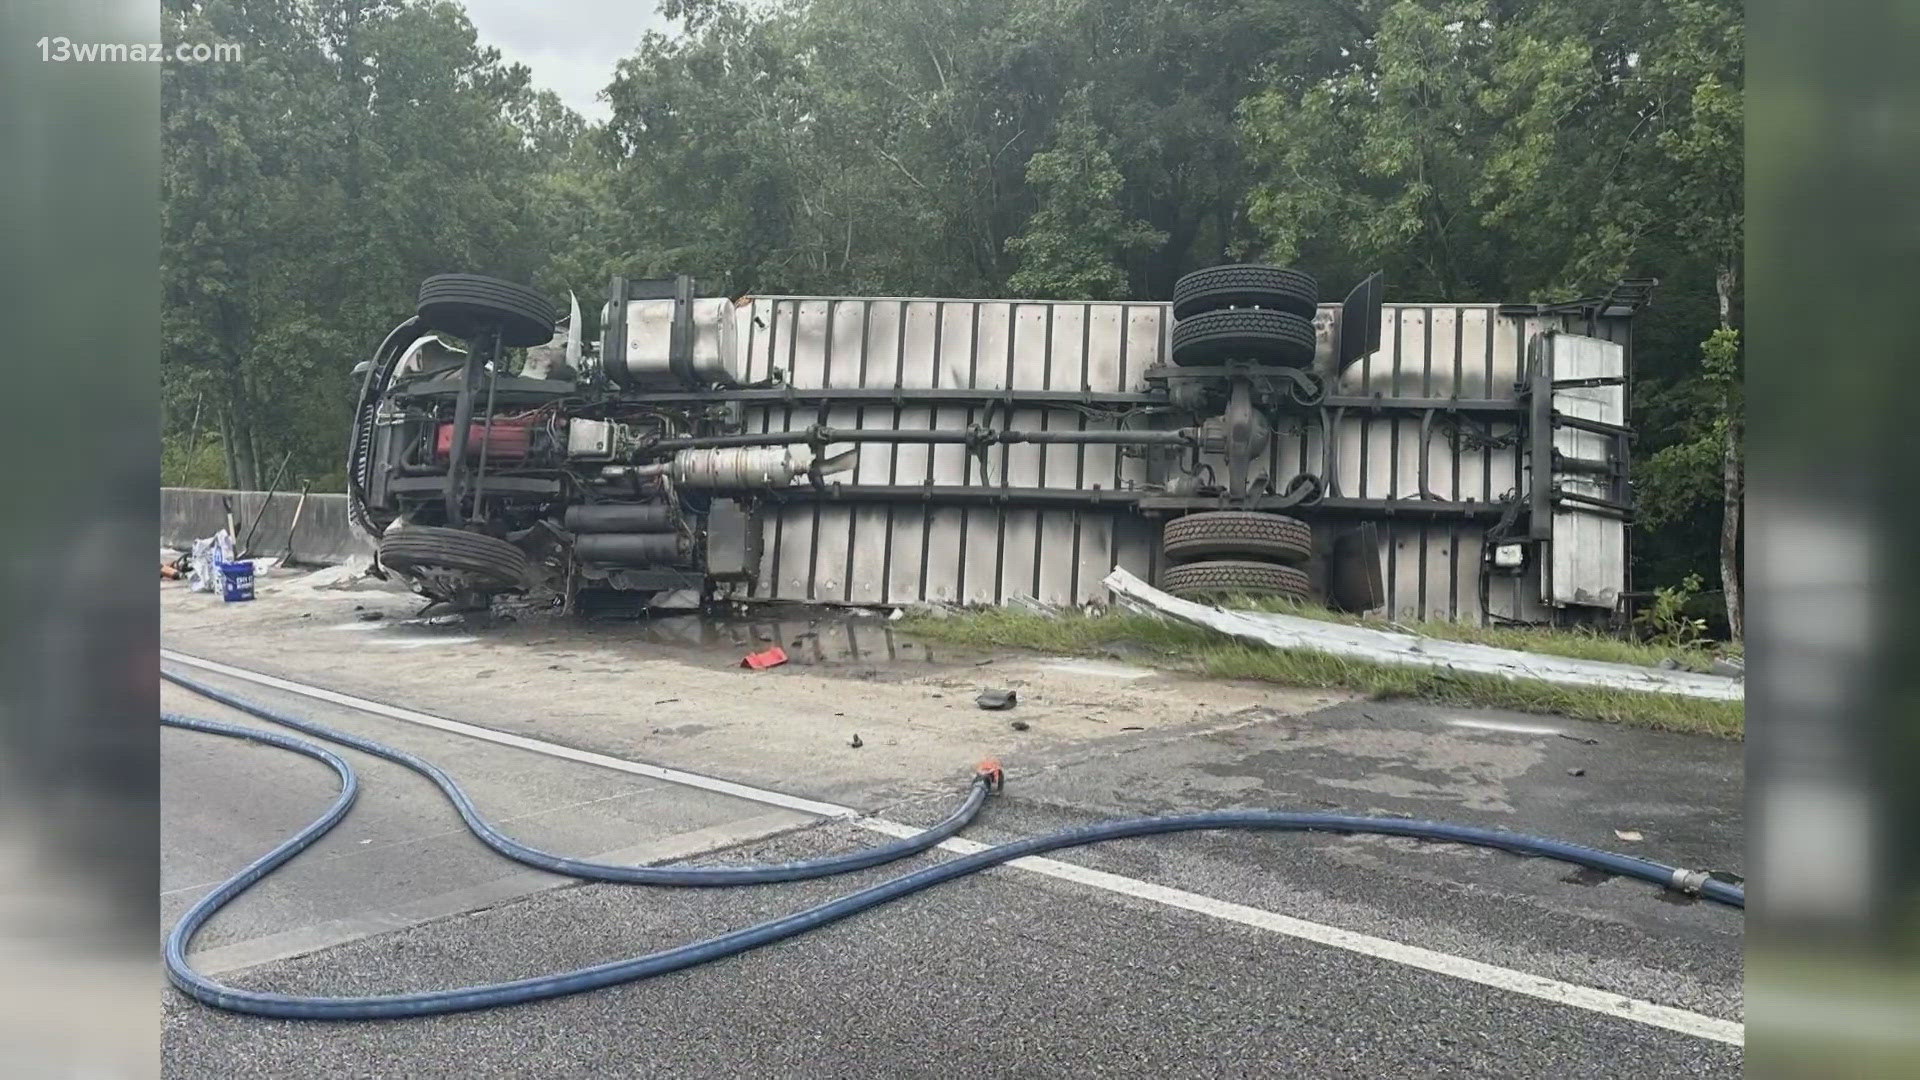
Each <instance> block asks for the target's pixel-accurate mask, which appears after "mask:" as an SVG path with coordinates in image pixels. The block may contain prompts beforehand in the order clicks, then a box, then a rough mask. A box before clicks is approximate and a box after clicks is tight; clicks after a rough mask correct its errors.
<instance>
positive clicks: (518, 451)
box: [433, 416, 534, 461]
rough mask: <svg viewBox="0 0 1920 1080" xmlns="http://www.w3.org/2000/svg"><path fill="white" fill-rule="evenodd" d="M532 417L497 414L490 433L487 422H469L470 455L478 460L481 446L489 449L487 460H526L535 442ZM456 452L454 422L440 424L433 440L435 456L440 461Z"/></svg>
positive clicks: (468, 440) (468, 447) (468, 444)
mask: <svg viewBox="0 0 1920 1080" xmlns="http://www.w3.org/2000/svg"><path fill="white" fill-rule="evenodd" d="M533 420H534V418H533V417H530V416H526V417H511V418H508V417H495V418H494V421H493V430H492V433H491V434H489V433H488V430H487V425H486V424H483V423H474V424H469V425H467V458H468V460H472V461H477V460H479V457H480V447H481V446H482V445H483V444H484V445H485V446H486V448H487V460H488V461H524V460H526V457H527V451H528V448H529V447H530V446H531V445H532V443H533ZM452 453H453V425H452V424H441V425H440V430H439V432H438V434H436V435H435V437H434V440H433V456H434V457H437V458H439V459H440V460H441V461H445V460H447V457H448V456H449V455H450V454H452Z"/></svg>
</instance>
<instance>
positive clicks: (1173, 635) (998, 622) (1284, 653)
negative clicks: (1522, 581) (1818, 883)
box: [901, 608, 1746, 738]
mask: <svg viewBox="0 0 1920 1080" xmlns="http://www.w3.org/2000/svg"><path fill="white" fill-rule="evenodd" d="M901 629H903V630H905V631H907V632H908V633H911V634H915V635H918V636H920V637H923V638H931V639H934V640H938V641H945V642H950V643H952V644H955V645H961V646H970V647H974V648H1019V649H1032V650H1035V651H1038V652H1047V653H1058V654H1069V655H1106V654H1109V653H1112V652H1114V651H1115V650H1116V649H1120V650H1124V651H1125V653H1126V655H1128V656H1129V657H1131V658H1136V659H1141V660H1145V661H1148V662H1151V663H1154V664H1157V665H1158V666H1162V667H1171V668H1175V669H1179V670H1185V671H1193V672H1197V673H1199V674H1203V675H1207V676H1211V677H1215V678H1223V679H1258V680H1262V681H1265V682H1273V683H1280V684H1283V685H1286V686H1311V687H1333V688H1339V689H1346V690H1353V691H1356V692H1358V693H1361V694H1365V695H1367V696H1370V697H1377V698H1394V697H1399V698H1413V699H1416V700H1420V701H1434V702H1441V703H1444V704H1450V705H1478V706H1485V707H1489V708H1501V709H1513V710H1516V711H1519V712H1534V713H1551V714H1555V715H1559V716H1572V717H1577V718H1579V719H1583V720H1602V721H1607V722H1610V723H1618V724H1633V725H1636V726H1640V727H1650V728H1657V729H1660V730H1664V731H1681V732H1689V733H1694V734H1707V735H1718V736H1722V737H1726V738H1739V737H1740V736H1741V734H1742V732H1743V730H1744V726H1745V715H1746V713H1745V708H1744V706H1743V705H1742V704H1741V703H1740V702H1729V701H1709V700H1704V699H1700V698H1689V697H1680V696H1677V695H1670V694H1650V693H1645V692H1641V691H1634V690H1611V689H1604V688H1596V687H1578V686H1560V685H1557V684H1554V683H1545V682H1538V681H1534V680H1515V679H1505V678H1501V677H1500V676H1496V675H1478V674H1461V673H1458V672H1450V671H1433V670H1428V669H1423V668H1415V667H1403V666H1399V665H1395V664H1380V663H1374V662H1371V661H1365V660H1350V659H1347V658H1345V657H1339V656H1332V655H1329V654H1327V653H1320V652H1311V651H1307V650H1301V649H1274V648H1268V647H1266V646H1262V645H1254V644H1250V643H1247V642H1243V641H1239V640H1237V639H1235V638H1231V637H1228V636H1227V635H1225V634H1220V633H1217V632H1215V631H1212V630H1208V629H1205V628H1204V627H1199V626H1194V625H1192V624H1190V623H1183V622H1178V621H1175V620H1171V619H1157V618H1154V617H1152V616H1148V615H1135V614H1131V613H1128V612H1121V611H1107V612H1103V613H1100V614H1093V615H1089V614H1084V613H1080V612H1067V613H1063V614H1058V615H1047V614H1041V613H1038V612H1030V611H1015V610H1008V609H1005V608H989V609H986V610H982V611H967V612H961V613H955V614H951V615H948V616H946V617H944V618H939V617H933V616H926V615H915V616H909V617H908V618H907V619H905V620H903V622H902V623H901ZM1454 629H1459V628H1454ZM1496 632H1497V633H1501V634H1525V633H1527V631H1523V630H1501V631H1496ZM1435 636H1438V635H1435ZM1563 636H1565V637H1568V638H1585V637H1586V636H1585V635H1563ZM1460 640H1481V641H1484V642H1485V643H1486V644H1497V643H1498V642H1496V641H1491V640H1487V639H1460ZM1515 640H1519V639H1515ZM1526 640H1527V641H1529V642H1531V641H1532V639H1531V638H1528V639H1526ZM1602 642H1603V639H1599V638H1592V639H1589V640H1588V641H1583V642H1581V643H1578V644H1576V645H1573V646H1570V647H1582V648H1584V647H1586V645H1587V644H1590V643H1591V644H1595V645H1598V644H1601V643H1602ZM1610 644H1617V645H1622V646H1625V647H1628V648H1634V647H1636V646H1633V645H1632V644H1631V643H1628V642H1614V643H1610ZM1534 647H1535V648H1536V649H1537V648H1538V647H1537V646H1534ZM1538 651H1543V652H1546V651H1556V650H1548V649H1538ZM1565 655H1581V654H1575V653H1566V654H1565ZM1586 655H1587V658H1589V659H1615V658H1617V657H1618V656H1619V655H1623V654H1620V653H1613V654H1609V655H1596V654H1594V653H1589V654H1586Z"/></svg>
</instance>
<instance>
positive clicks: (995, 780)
mask: <svg viewBox="0 0 1920 1080" xmlns="http://www.w3.org/2000/svg"><path fill="white" fill-rule="evenodd" d="M973 775H974V778H975V779H978V780H985V781H986V782H987V790H989V791H996V792H997V791H999V790H1000V789H1001V788H1003V787H1005V786H1006V784H1007V773H1006V770H1004V769H1002V768H1001V767H1000V759H999V758H987V759H986V760H985V761H982V762H981V763H980V764H978V765H976V766H974V768H973Z"/></svg>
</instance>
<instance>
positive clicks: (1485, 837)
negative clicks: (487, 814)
mask: <svg viewBox="0 0 1920 1080" xmlns="http://www.w3.org/2000/svg"><path fill="white" fill-rule="evenodd" d="M167 677H168V678H170V679H172V680H173V681H174V682H176V683H179V684H180V685H182V686H186V687H188V688H190V689H194V690H195V691H196V692H204V691H203V690H202V688H201V686H200V684H197V683H194V682H193V681H191V680H187V679H184V678H181V677H179V676H177V675H172V674H171V673H168V674H167ZM208 689H211V688H208ZM216 700H223V701H227V702H228V703H229V704H231V703H232V702H231V697H230V695H221V696H218V697H217V698H216ZM243 707H244V706H243ZM256 709H257V710H258V711H255V710H256ZM248 711H249V712H253V713H254V715H257V716H263V717H264V718H265V719H269V720H273V721H275V722H277V723H286V724H289V726H294V727H298V728H299V729H300V730H304V731H309V732H312V733H315V734H319V735H320V736H321V737H322V738H331V739H336V740H338V741H342V742H344V743H345V744H346V745H350V746H355V747H356V748H359V749H363V750H368V752H371V753H376V754H379V755H380V756H382V757H385V758H387V759H389V760H393V761H398V762H400V763H401V764H407V765H408V767H410V768H414V769H416V771H425V770H421V769H420V768H419V766H416V765H413V764H411V762H415V761H419V759H417V758H413V757H412V756H411V755H407V754H404V753H403V752H401V751H398V750H394V749H392V748H390V747H385V746H382V745H380V744H378V743H375V742H373V741H372V740H367V739H360V738H357V737H354V736H342V735H340V734H339V733H335V732H329V731H326V730H325V729H319V730H318V731H314V729H316V728H318V725H312V724H307V723H306V722H305V721H293V720H291V718H288V717H284V716H280V715H277V714H274V713H273V711H272V710H268V709H264V708H260V707H257V706H256V707H254V708H250V709H248ZM160 722H161V723H162V724H164V725H170V726H173V727H181V728H187V729H189V730H193V731H201V732H207V733H210V734H216V735H225V736H228V737H231V738H238V739H249V740H252V741H255V742H260V743H265V744H268V745H271V746H278V747H282V748H284V749H288V750H292V751H294V752H295V753H299V754H304V755H306V756H308V757H311V758H314V759H316V760H318V761H321V762H323V763H325V764H326V765H328V766H329V767H331V768H332V769H333V770H334V772H335V774H336V775H338V776H339V778H340V793H339V795H337V796H336V797H335V798H334V801H333V803H332V804H331V805H330V806H328V807H327V809H326V810H325V811H324V812H323V813H322V814H321V815H320V816H319V817H318V818H316V819H315V820H314V821H313V822H312V823H311V824H309V825H307V826H305V827H304V828H302V829H300V830H299V831H297V832H296V833H294V834H293V835H292V836H290V837H288V838H287V839H286V840H284V841H282V842H281V843H280V844H279V845H277V846H276V847H274V848H273V850H271V851H269V852H267V853H266V854H265V855H262V856H261V857H260V858H258V859H256V860H254V861H253V862H252V863H249V864H248V865H247V866H246V867H244V868H243V869H242V870H241V871H240V872H239V873H237V874H235V875H234V876H233V877H231V878H229V879H228V880H226V881H224V882H222V883H221V884H220V885H219V886H218V887H216V888H215V889H214V890H213V891H212V892H210V893H208V894H207V895H206V896H205V897H202V898H201V899H200V900H199V901H198V902H197V903H195V904H194V905H193V906H192V907H191V908H189V909H188V910H187V913H186V914H185V915H183V916H182V917H181V919H180V922H179V923H178V924H177V925H175V927H174V928H173V931H172V932H171V933H169V934H168V935H167V941H166V964H167V977H168V979H169V980H170V981H171V982H172V983H173V984H174V986H176V987H178V988H179V989H180V990H181V992H183V993H185V994H188V995H190V996H191V997H193V998H195V999H197V1000H199V1001H202V1002H204V1003H206V1004H208V1005H212V1006H215V1007H216V1008H221V1009H227V1010H231V1011H234V1012H243V1013H251V1014H254V1015H259V1016H270V1017H277V1018H283V1019H302V1020H367V1019H381V1018H393V1017H403V1016H429V1015H437V1014H444V1013H454V1012H467V1011H471V1010H475V1009H485V1008H494V1007H498V1006H503V1005H515V1004H522V1003H525V1002H531V1001H541V1000H545V999H547V998H554V997H560V996H563V995H567V994H577V993H580V992H582V991H586V990H594V989H598V988H601V987H606V986H614V985H617V984H620V983H626V982H633V981H635V980H639V979H646V978H651V977H653V976H655V975H664V974H666V973H668V972H672V971H680V970H684V969H686V968H690V967H694V966H697V965H699V964H705V963H710V962H712V961H714V960H719V959H722V958H724V957H727V956H732V955H735V954H737V953H742V952H746V951H747V950H750V949H755V948H758V947H760V946H762V945H768V944H772V943H773V942H776V941H781V940H784V939H786V938H790V937H794V936H796V935H798V934H803V933H805V932H807V931H808V930H812V929H814V928H816V927H820V926H824V925H826V924H828V923H831V922H835V921H838V920H840V919H844V918H846V917H848V916H850V915H854V914H857V913H858V912H861V911H865V910H867V909H868V908H872V907H877V906H879V905H881V904H885V903H887V902H889V901H892V900H897V899H899V898H900V897H903V896H908V895H911V894H913V893H916V892H919V891H920V890H922V889H927V888H931V887H932V886H934V885H938V884H940V883H941V882H945V881H952V880H954V879H955V878H960V877H964V876H966V875H968V874H973V873H977V872H979V871H981V870H985V869H987V868H989V867H992V866H998V865H1000V864H1001V863H1005V862H1010V861H1012V860H1014V859H1019V858H1023V857H1025V856H1028V855H1039V854H1042V853H1044V852H1049V851H1057V850H1060V849H1062V848H1070V847H1079V846H1083V845H1086V844H1094V843H1099V842H1101V841H1105V840H1118V839H1122V838H1125V837H1134V836H1151V835H1155V834H1159V833H1175V832H1193V831H1198V830H1209V829H1271V830H1296V831H1322V832H1340V833H1377V834H1381V835H1388V836H1406V837H1414V838H1418V839H1425V840H1444V841H1450V842H1454V843H1463V844H1476V845H1479V846H1483V847H1493V848H1499V849H1502V850H1506V851H1511V852H1514V853H1516V854H1520V855H1534V856H1542V857H1546V858H1551V859H1557V860H1561V861H1564V862H1570V863H1575V864H1577V865H1581V866H1588V867H1593V868H1595V869H1599V870H1604V871H1607V872H1609V873H1614V874H1619V875H1622V876H1627V877H1634V878H1639V879H1641V880H1644V881H1650V882H1653V883H1655V884H1658V885H1662V886H1665V887H1668V888H1674V889H1684V890H1687V891H1690V892H1697V893H1698V894H1700V895H1702V896H1705V897H1707V898H1708V899H1711V900H1715V901H1718V902H1720V903H1723V904H1729V905H1732V906H1735V907H1744V906H1745V903H1746V895H1745V891H1744V890H1743V889H1741V888H1740V887H1738V886H1735V885H1730V884H1728V883H1725V882H1721V881H1715V880H1712V879H1709V878H1706V876H1705V875H1704V874H1699V873H1695V872H1689V871H1684V870H1680V869H1677V868H1675V867H1671V866H1665V865H1663V864H1660V863H1656V862H1652V861H1649V860H1646V859H1639V858H1635V857H1632V856H1628V855H1619V854H1615V853H1612V852H1607V851H1601V850H1599V849H1596V848H1589V847H1584V846H1581V845H1578V844H1568V843H1563V842H1560V841H1556V840H1547V839H1543V838H1539V837H1532V836H1525V835H1522V834H1519V833H1510V832H1506V831H1504V830H1499V829H1481V828H1474V827H1471V826H1465V825H1451V824H1447V823H1443V822H1430V821H1413V820H1409V819H1403V818H1382V817H1355V816H1348V815H1343V814H1321V813H1293V812H1288V811H1276V810H1226V811H1215V812H1211V813H1202V814H1185V815H1177V816H1172V817H1153V818H1133V819H1127V820H1119V821H1108V822H1102V823H1099V824H1095V825H1087V826H1082V827H1079V828H1073V829H1065V830H1062V831H1060V832H1056V833H1050V834H1047V835H1044V836H1036V837H1030V838H1028V839H1025V840H1016V841H1014V842H1012V843H1007V844H1001V845H1000V846H998V847H993V848H988V849H986V850H985V851H980V852H976V853H974V854H971V855H965V856H962V857H960V858H956V859H952V860H949V861H947V862H943V863H940V864H938V865H935V866H930V867H928V868H926V869H924V870H918V871H915V872H913V873H910V874H905V875H902V876H900V877H897V878H894V879H892V880H890V881H884V882H881V883H879V884H877V885H872V886H869V887H867V888H865V889H861V890H859V891H858V892H854V893H850V894H848V895H846V896H843V897H840V898H839V899H836V900H830V901H828V902H826V903H823V904H817V905H815V906H813V907H810V908H806V909H803V910H801V911H797V912H794V913H793V914H791V915H787V916H784V917H781V918H778V919H772V920H769V921H767V922H763V923H759V924H756V925H753V926H748V927H745V928H742V929H739V930H734V931H730V932H728V933H724V934H720V935H717V936H715V937H711V938H707V939H705V940H702V941H695V942H689V943H687V944H685V945H679V946H675V947H673V948H669V949H662V950H660V951H658V952H653V953H648V954H646V955H644V956H637V957H633V958H631V959H626V960H615V961H611V962H608V963H603V964H595V965H592V966H589V967H583V968H577V969H574V970H572V971H564V972H557V973H554V974H551V975H539V976H534V977H531V978H525V979H514V980H510V981H507V982H498V983H484V984H479V985H475V986H465V987H459V988H456V989H451V990H430V991H420V992H414V993H402V994H378V995H364V996H352V997H318V996H306V995H297V994H276V993H264V992H260V991H254V990H244V989H240V988H237V987H231V986H227V985H225V984H223V983H220V982H217V981H215V980H213V979H211V978H209V977H207V976H206V975H203V974H201V973H200V972H198V971H195V970H194V969H193V967H192V965H191V964H189V963H188V962H187V947H188V946H189V945H190V944H191V943H192V940H193V937H194V934H195V933H196V932H197V931H198V930H199V929H200V927H201V926H203V925H204V924H205V923H206V922H207V920H208V919H210V918H211V917H212V916H213V915H214V914H215V913H216V912H218V911H219V910H220V908H221V907H223V906H224V905H226V904H227V903H228V902H230V901H232V900H233V899H234V898H235V897H237V896H239V895H240V894H241V893H243V892H245V891H246V890H247V889H248V888H250V887H251V886H253V885H254V884H256V883H257V882H259V881H260V880H261V879H262V878H264V877H266V876H267V875H268V874H270V873H272V872H273V871H274V869H276V868H277V867H279V866H280V865H282V864H283V863H285V862H286V861H287V860H289V859H291V858H293V857H294V856H295V855H298V854H299V853H300V852H301V851H303V850H305V849H306V848H307V847H309V846H311V845H312V844H313V843H314V842H315V841H317V840H319V839H320V838H321V837H322V836H324V835H326V833H327V832H328V831H329V830H331V829H332V828H333V827H334V826H335V825H336V824H338V823H339V822H340V820H341V819H342V818H344V817H345V816H346V813H347V811H348V810H349V809H350V808H351V807H352V805H353V801H354V797H355V795H356V794H357V792H358V782H357V780H356V778H355V776H354V772H353V769H352V767H351V766H349V765H348V764H347V763H346V762H345V761H344V760H342V759H341V758H340V757H339V756H338V755H336V754H334V753H333V752H331V751H329V750H327V749H325V748H324V747H320V746H316V745H314V744H312V743H308V742H306V741H304V740H301V739H295V738H293V737H291V736H286V735H280V734H278V733H275V732H269V731H262V730H259V729H256V728H249V727H240V726H237V725H230V724H222V723H216V722H213V721H207V720H196V719H191V718H188V717H183V716H177V715H174V714H171V713H162V714H161V716H160ZM420 764H422V765H424V764H425V763H424V762H421V763H420ZM427 769H431V770H432V772H430V773H428V774H427V775H429V778H433V777H434V774H438V773H439V770H437V769H433V768H432V766H427ZM440 775H444V774H440ZM984 779H985V778H984V777H983V778H982V779H980V780H976V782H975V785H976V786H975V794H976V795H980V794H983V790H984V789H983V786H982V785H983V782H984ZM436 782H437V781H436ZM447 787H452V791H451V792H450V793H449V795H450V797H453V796H455V795H457V794H458V791H459V789H458V787H457V786H452V785H451V781H448V783H447V785H446V786H443V787H442V790H443V791H445V790H447ZM970 801H971V799H970ZM463 803H464V796H459V797H458V798H456V802H455V805H456V806H461V805H462V804H463ZM462 816H463V817H464V818H466V819H467V820H468V824H469V826H470V827H471V826H472V825H473V824H474V822H475V821H477V820H478V819H477V815H472V814H471V808H470V807H463V809H462ZM922 835H923V836H924V835H926V834H922ZM915 839H916V840H917V839H919V838H917V837H916V838H915ZM788 865H789V866H791V865H796V864H788ZM562 872H563V873H564V872H566V871H562Z"/></svg>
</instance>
